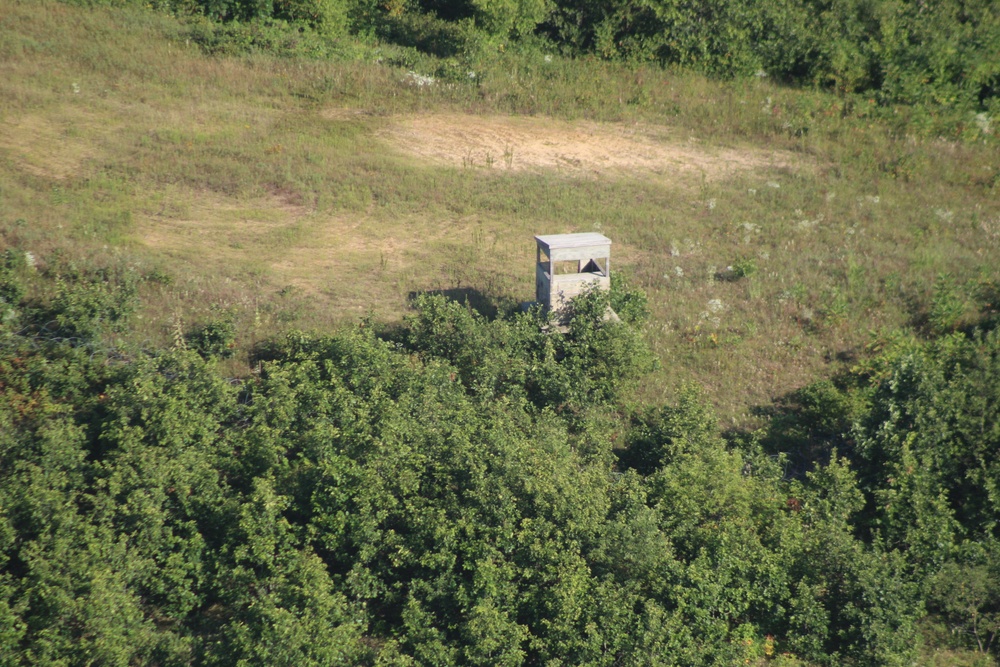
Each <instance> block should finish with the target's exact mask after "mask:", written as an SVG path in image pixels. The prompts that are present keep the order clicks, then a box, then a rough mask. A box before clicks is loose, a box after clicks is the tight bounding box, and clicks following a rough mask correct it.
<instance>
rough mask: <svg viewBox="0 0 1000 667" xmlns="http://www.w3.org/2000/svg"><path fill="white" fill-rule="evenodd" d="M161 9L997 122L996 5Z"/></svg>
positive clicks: (684, 2) (195, 3)
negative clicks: (677, 71)
mask: <svg viewBox="0 0 1000 667" xmlns="http://www.w3.org/2000/svg"><path fill="white" fill-rule="evenodd" d="M161 6H162V7H163V8H167V9H171V10H173V11H175V12H179V13H191V12H194V13H198V14H201V15H203V16H206V17H208V18H210V19H213V20H215V21H219V22H222V25H220V26H217V27H215V28H214V29H213V32H214V36H213V37H208V36H207V35H208V33H205V32H203V31H202V32H198V33H197V34H199V35H205V37H203V38H201V39H199V41H200V42H201V43H203V44H205V45H206V46H207V47H208V48H209V49H210V50H212V51H217V50H218V45H219V44H222V43H226V44H230V45H231V47H230V48H235V49H237V50H241V49H242V50H251V49H263V50H278V51H280V50H283V49H286V48H288V46H287V43H288V42H289V41H290V42H293V43H294V42H303V40H304V41H305V43H309V44H318V43H321V42H323V40H330V39H331V38H333V39H335V38H337V37H339V36H342V35H344V34H346V33H352V34H365V35H370V36H377V37H378V38H381V39H384V40H386V41H389V42H392V43H394V44H399V45H401V46H406V47H415V48H417V49H418V50H420V51H422V52H425V53H429V54H432V55H435V56H439V57H444V58H459V59H461V60H463V61H464V62H465V64H470V65H471V64H479V60H480V58H481V57H482V56H483V55H484V51H488V50H492V48H494V47H496V46H497V45H503V44H505V43H507V42H521V43H526V44H530V45H532V46H536V45H539V44H545V45H546V46H548V47H549V49H550V50H555V51H559V52H561V53H563V54H565V55H572V56H579V55H582V54H596V55H599V56H600V57H602V58H606V59H612V60H625V61H630V62H637V61H638V62H642V61H652V62H656V63H659V64H661V65H663V64H679V65H683V66H686V67H692V68H695V69H698V70H700V71H703V72H705V73H708V74H713V75H721V76H724V77H743V78H746V77H762V76H771V77H774V78H776V79H778V80H780V81H783V82H792V83H796V84H799V85H805V86H814V87H820V88H824V89H828V90H832V91H835V92H837V93H838V94H840V95H842V96H846V97H850V99H851V104H852V105H853V104H861V105H865V103H866V102H869V103H874V104H877V105H878V106H879V107H889V108H890V109H891V108H892V107H893V106H894V105H900V104H902V105H908V106H912V107H915V108H916V109H918V110H919V112H920V113H919V115H920V116H921V117H925V118H927V119H928V120H929V117H931V116H933V115H935V114H941V113H944V114H946V115H948V116H949V117H950V118H951V119H953V121H954V122H962V123H964V124H968V125H975V124H977V123H978V124H979V125H980V126H989V125H990V123H991V120H990V119H991V115H993V116H995V115H996V114H997V113H998V109H1000V107H998V106H997V105H998V104H1000V102H998V99H1000V97H998V94H1000V64H998V63H1000V57H998V56H1000V13H998V12H997V9H996V6H995V4H994V3H992V2H990V0H947V1H944V2H934V3H925V2H907V1H900V0H769V1H768V2H754V1H752V0H738V1H731V0H730V1H723V0H712V1H710V2H705V1H698V2H692V1H690V0H618V1H616V2H593V1H589V0H549V1H546V0H451V1H444V0H392V1H390V2H383V3H375V2H372V1H371V0H281V1H278V2H245V1H244V0H184V1H183V2H177V3H173V2H164V3H162V4H161ZM281 26H286V27H285V28H284V30H282V29H281ZM282 32H284V33H285V34H286V35H287V37H281V36H279V35H280V34H281V33H282ZM294 33H298V34H299V35H300V36H299V37H294V36H292V35H293V34H294ZM220 40H221V41H220ZM283 42H284V43H285V44H284V45H283ZM310 48H312V49H313V51H314V53H324V54H325V53H327V52H328V50H326V49H322V48H320V49H318V50H316V47H315V46H312V47H306V50H309V49H310ZM976 114H978V115H976ZM958 119H961V120H958Z"/></svg>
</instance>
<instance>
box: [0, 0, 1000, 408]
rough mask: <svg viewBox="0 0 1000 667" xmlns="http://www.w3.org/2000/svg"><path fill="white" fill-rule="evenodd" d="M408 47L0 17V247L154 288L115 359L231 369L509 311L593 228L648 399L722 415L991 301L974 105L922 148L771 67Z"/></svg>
mask: <svg viewBox="0 0 1000 667" xmlns="http://www.w3.org/2000/svg"><path fill="white" fill-rule="evenodd" d="M410 55H412V54H410ZM403 56H406V57H410V56H409V55H407V53H406V52H404V51H401V50H399V49H395V48H394V47H388V46H380V45H377V44H362V43H353V42H346V41H345V43H344V55H343V57H340V58H338V59H334V60H311V59H295V58H275V57H271V56H265V55H251V56H241V57H214V56H208V55H205V54H204V53H203V52H202V51H201V50H200V49H199V48H198V47H197V45H196V44H194V43H193V42H192V40H191V39H190V36H189V34H188V33H187V32H186V28H185V26H184V25H183V24H181V23H178V22H177V21H176V20H175V19H172V18H170V17H167V16H163V15H160V14H156V13H153V12H146V11H141V10H135V9H117V10H110V9H83V8H76V7H73V6H68V5H64V4H60V3H56V2H49V1H46V0H39V1H33V2H17V1H14V0H0V251H3V250H5V249H7V248H14V249H17V250H19V251H25V252H30V253H32V256H33V257H34V258H36V261H37V265H38V267H39V268H44V267H45V266H55V265H59V266H66V265H69V264H74V265H76V266H79V267H83V268H86V267H96V266H107V265H112V264H114V265H119V264H123V265H128V266H132V267H135V268H136V269H137V270H139V271H141V272H144V273H145V274H148V275H155V276H159V277H160V279H159V280H153V281H147V282H146V283H145V284H144V286H143V288H142V308H141V312H140V313H139V318H138V319H137V320H136V326H135V327H134V330H133V331H131V332H129V333H127V334H124V335H123V339H124V340H127V341H128V342H130V343H135V344H145V345H159V344H165V343H169V342H170V341H171V340H172V337H173V336H174V335H175V333H176V332H179V331H183V330H186V329H188V328H190V327H191V326H194V325H197V324H199V323H203V322H206V321H208V320H210V319H213V318H217V317H220V316H227V317H233V318H235V319H236V320H237V322H238V323H239V324H240V327H241V339H240V343H241V349H243V350H246V349H249V348H250V347H251V346H252V345H253V344H254V343H255V342H257V341H259V340H261V339H264V338H267V337H269V336H274V335H278V334H280V333H281V332H282V331H286V330H289V329H306V330H326V329H330V328H333V327H337V326H341V325H345V324H348V323H352V322H356V321H358V320H359V319H360V318H362V317H366V316H373V317H374V318H376V319H378V320H381V321H386V322H391V321H393V320H397V319H399V318H401V317H404V316H405V315H406V313H407V311H408V298H409V297H410V295H412V294H413V293H416V292H421V291H428V290H443V291H450V293H453V294H466V295H470V296H471V297H472V298H473V300H474V301H475V302H476V303H492V304H494V305H498V306H499V307H501V308H502V307H506V306H510V305H511V304H516V303H517V302H519V301H526V300H530V299H532V298H533V289H534V266H533V262H534V242H533V240H532V236H533V235H534V234H552V233H564V232H584V231H600V232H602V233H604V234H605V235H607V236H609V237H610V238H611V239H612V240H613V242H614V246H613V251H612V267H613V270H618V271H622V272H624V273H626V274H627V275H628V277H629V278H630V279H631V282H632V283H633V284H636V285H638V286H641V287H642V288H643V289H645V290H646V292H647V293H648V295H649V299H650V306H651V310H652V318H651V320H650V321H649V323H648V325H647V332H646V333H647V336H648V340H649V342H650V344H651V346H652V347H653V349H654V350H655V352H656V353H657V354H658V355H659V358H660V360H661V365H660V368H659V370H658V371H657V372H656V373H655V374H654V375H653V376H652V377H650V378H649V380H648V381H647V382H646V383H645V385H644V386H643V388H642V390H641V392H642V398H644V399H647V400H651V401H661V400H669V398H670V397H671V396H673V394H674V393H675V392H676V390H677V388H678V386H680V385H681V384H682V383H685V382H693V383H696V384H700V385H702V386H703V387H704V388H705V390H706V393H707V395H708V396H709V397H710V398H711V400H712V401H713V402H714V403H715V405H716V407H717V408H718V410H719V413H720V415H722V417H723V418H724V420H725V422H726V423H729V424H737V425H753V423H754V417H753V413H754V409H755V407H758V406H765V405H768V404H769V403H771V402H772V401H773V400H774V399H775V398H776V397H780V396H782V395H784V394H786V393H787V392H789V391H792V390H794V389H795V388H797V387H801V386H803V385H805V384H807V383H809V382H812V381H814V380H816V379H819V378H822V377H826V376H829V375H830V374H831V373H832V372H834V371H835V370H836V369H837V368H838V367H840V366H841V365H843V364H850V363H852V362H853V361H854V360H855V359H856V358H857V357H858V356H859V355H862V354H864V351H865V348H866V346H868V345H870V344H872V343H873V342H874V341H877V340H878V338H879V336H884V335H886V333H887V332H890V331H893V330H897V329H900V328H912V329H914V330H916V331H918V332H919V331H920V330H921V329H922V327H925V326H926V324H925V323H926V321H927V319H928V313H931V312H932V310H933V308H934V304H935V303H938V305H939V307H946V308H948V309H950V310H949V312H951V313H953V318H952V319H953V320H954V322H956V323H958V324H961V323H962V322H972V321H975V319H976V317H977V316H978V315H979V313H980V312H981V311H982V310H983V309H989V308H993V307H995V306H996V304H995V303H992V300H994V297H995V295H996V293H997V285H998V284H1000V202H998V198H997V194H998V184H1000V150H998V148H1000V144H998V141H997V139H996V136H995V135H994V134H993V128H991V127H989V126H987V125H984V124H983V123H982V122H980V123H979V124H978V125H977V124H976V123H975V122H974V119H973V118H972V117H971V116H970V122H969V126H968V127H966V128H959V131H958V132H957V133H956V136H951V137H939V136H924V135H923V134H922V133H921V131H920V127H919V126H918V125H917V124H915V122H913V121H912V120H911V119H910V118H909V116H908V114H907V112H906V110H905V109H900V110H899V111H898V114H897V115H895V116H893V117H892V118H893V119H892V120H891V121H886V120H885V119H884V118H883V119H881V120H876V119H873V118H870V117H868V114H867V113H866V108H865V106H864V104H863V103H862V102H859V101H850V100H845V99H842V98H838V97H836V96H833V95H830V94H826V93H820V92H814V91H802V90H791V89H787V88H783V87H781V86H779V85H777V84H775V83H773V82H770V81H769V80H767V78H760V79H758V80H755V81H752V82H736V83H724V82H713V81H709V80H706V79H704V78H702V77H699V76H696V75H693V74H689V73H684V72H678V71H669V70H662V69H659V68H655V67H624V66H621V65H612V64H608V63H603V62H600V61H597V60H567V59H564V58H561V57H559V56H558V55H555V56H548V57H546V56H545V54H544V53H543V52H542V51H539V50H537V49H535V50H533V51H532V50H522V51H518V50H516V49H504V50H503V51H501V50H500V49H499V48H498V49H497V52H496V53H495V54H493V55H492V56H489V57H482V58H480V59H479V60H478V61H477V62H478V63H479V64H478V65H474V66H472V68H470V69H469V71H468V72H462V73H461V74H460V75H459V76H453V77H450V78H447V79H433V80H431V79H429V78H424V77H425V75H428V74H430V72H424V71H416V70H414V69H413V67H414V66H413V65H412V63H413V62H416V63H417V64H418V65H419V64H421V63H423V64H425V65H426V63H428V62H430V61H429V60H428V59H426V58H423V59H421V58H416V59H415V60H414V59H412V58H411V60H409V61H407V62H409V63H411V64H409V65H405V66H400V65H398V64H393V63H399V62H403V61H406V58H404V57H403ZM997 125H998V127H997V128H996V129H997V131H998V132H1000V123H998V124H997ZM942 276H944V278H942ZM935 285H937V289H936V290H935ZM935 295H936V296H935ZM37 296H39V298H44V295H41V294H40V295H37ZM935 299H937V301H936V302H935ZM942 302H944V304H943V306H942V305H941V304H942ZM230 363H231V364H232V366H233V368H232V369H231V372H232V373H234V374H238V373H241V372H245V371H246V366H245V363H246V361H245V358H244V359H242V360H241V359H240V358H239V357H237V359H236V360H234V361H232V362H230Z"/></svg>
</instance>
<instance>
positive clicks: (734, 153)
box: [381, 114, 802, 185]
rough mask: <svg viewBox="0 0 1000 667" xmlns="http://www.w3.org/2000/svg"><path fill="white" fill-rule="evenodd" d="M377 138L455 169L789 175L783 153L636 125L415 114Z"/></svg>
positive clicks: (689, 179) (695, 178) (791, 163)
mask: <svg viewBox="0 0 1000 667" xmlns="http://www.w3.org/2000/svg"><path fill="white" fill-rule="evenodd" d="M381 136H382V137H383V138H384V139H385V140H386V141H388V142H390V143H391V144H392V145H394V146H395V147H397V148H398V149H400V150H402V151H403V152H405V153H408V154H410V155H414V156H416V157H420V158H424V159H426V160H429V161H432V162H437V163H442V164H451V165H456V166H462V167H479V168H491V169H499V170H511V171H540V170H545V171H552V170H555V171H558V172H562V173H565V174H566V175H569V176H574V177H581V176H583V177H622V176H630V177H636V176H639V177H644V178H652V179H657V180H664V181H667V182H671V183H676V184H679V185H690V184H693V183H699V182H701V181H702V180H709V181H716V180H721V179H725V178H728V177H730V176H733V175H734V174H736V173H738V172H741V171H746V170H750V169H765V168H797V167H800V166H802V164H801V163H802V160H801V158H799V157H797V156H796V155H794V154H793V153H790V152H787V151H768V150H760V149H749V148H745V149H735V148H724V147H715V146H710V145H707V144H706V143H704V142H702V141H698V140H695V139H691V138H684V137H681V136H678V134H677V133H676V132H673V131H671V130H670V129H669V128H664V127H656V126H650V125H640V124H629V125H626V124H611V123H594V122H589V121H582V122H568V121H560V120H555V119H551V118H539V117H524V118H514V117H504V116H494V117H488V116H470V115H460V114H453V115H422V116H415V117H403V118H398V119H396V120H395V121H393V122H392V123H391V124H390V125H389V126H388V127H387V128H386V129H385V130H383V131H382V132H381Z"/></svg>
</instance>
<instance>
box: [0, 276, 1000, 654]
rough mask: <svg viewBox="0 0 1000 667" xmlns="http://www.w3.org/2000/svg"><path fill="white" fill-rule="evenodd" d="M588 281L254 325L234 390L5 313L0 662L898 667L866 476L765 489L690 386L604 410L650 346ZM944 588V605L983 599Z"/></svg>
mask: <svg viewBox="0 0 1000 667" xmlns="http://www.w3.org/2000/svg"><path fill="white" fill-rule="evenodd" d="M610 298H611V297H610V296H609V295H608V294H607V293H603V294H602V293H598V292H593V293H590V294H587V295H585V296H584V297H582V298H580V299H579V300H577V301H576V302H575V303H574V304H573V309H572V316H571V318H570V320H569V324H568V331H567V332H566V333H558V332H551V331H549V330H548V326H549V325H548V323H547V321H546V320H545V319H544V318H543V317H541V315H540V314H539V313H526V314H516V315H512V316H509V317H499V318H497V319H493V320H489V319H486V318H484V317H482V316H480V315H478V314H477V313H475V312H474V311H472V310H471V309H469V308H467V307H466V306H464V305H461V304H457V303H454V302H449V301H447V300H445V299H443V298H441V297H421V298H419V299H418V300H417V302H416V313H415V314H414V315H413V316H412V317H411V318H410V319H409V320H408V321H407V322H406V323H405V324H404V325H403V327H402V328H401V329H399V330H392V331H389V332H387V333H385V334H383V335H377V334H376V333H375V332H374V327H371V326H363V327H361V328H358V329H356V330H353V331H345V332H342V333H339V334H336V335H333V336H323V337H312V336H307V335H304V334H293V335H289V336H288V337H287V338H285V339H283V340H278V341H272V342H271V343H269V344H268V345H267V346H266V347H262V348H261V349H260V350H258V351H257V355H258V364H257V369H258V371H257V372H255V373H254V374H252V375H250V376H248V377H246V378H244V380H243V381H242V382H241V383H239V384H233V383H232V382H230V381H227V380H225V379H223V378H222V377H220V376H219V374H218V372H217V370H216V366H215V364H214V363H213V362H211V361H206V360H204V359H203V358H202V357H201V356H200V355H198V354H196V353H195V352H193V351H190V350H185V349H183V348H181V347H177V348H175V349H173V350H170V351H162V352H156V353H146V354H139V355H137V356H135V357H134V358H131V359H130V360H125V358H123V357H122V356H120V355H115V356H112V355H108V356H105V355H104V353H102V352H100V351H99V350H98V349H96V348H92V349H86V348H83V347H80V346H75V345H73V344H71V343H70V342H66V341H64V340H62V339H58V338H50V339H37V338H28V337H24V336H21V335H19V334H14V333H11V332H5V333H3V334H2V336H3V337H2V338H0V378H3V380H2V381H0V647H2V649H3V653H2V655H3V656H4V659H5V660H6V662H7V663H8V664H30V663H32V662H33V661H34V662H37V661H42V662H46V663H50V664H53V663H60V662H63V663H65V664H87V663H94V664H107V665H128V664H136V663H143V664H153V663H155V664H176V665H182V664H206V665H230V664H231V665H237V664H278V665H285V664H287V665H293V664H294V665H329V664H338V663H339V664H399V665H407V664H440V665H460V664H461V665H465V664H481V665H496V664H504V665H540V664H593V665H614V664H637V665H671V664H675V665H715V664H735V663H740V664H745V663H746V662H747V661H750V662H753V661H761V660H766V659H768V658H770V657H774V656H776V655H778V654H780V653H788V654H792V653H794V654H796V655H798V656H800V657H803V658H806V659H809V660H812V661H817V662H822V663H830V664H856V665H887V664H888V665H891V664H904V663H906V664H909V661H910V660H911V659H912V654H913V650H914V646H915V641H914V637H915V622H916V620H917V619H918V618H919V617H920V614H921V607H920V598H919V590H918V589H917V584H916V583H915V582H914V580H912V579H910V578H909V576H908V572H909V570H908V568H907V558H906V552H905V551H887V550H886V549H884V548H883V547H881V546H880V545H879V544H877V543H875V544H869V543H867V542H865V541H864V540H860V539H858V537H857V535H856V530H857V526H858V525H859V521H861V520H862V519H863V517H864V515H863V511H864V507H865V502H866V500H865V499H866V497H867V496H866V495H865V494H866V493H870V491H869V490H868V487H867V486H865V484H866V482H865V481H864V480H861V481H859V480H858V479H857V478H856V475H855V473H854V472H853V471H852V470H851V469H850V468H849V467H848V464H847V463H846V462H845V461H844V460H842V459H840V458H838V457H837V456H833V457H832V459H831V461H830V462H829V463H828V464H823V465H819V466H818V467H817V468H816V469H815V471H814V472H812V473H810V474H809V475H808V476H806V477H805V478H803V479H800V480H787V479H784V477H783V470H784V468H783V462H782V461H781V460H780V459H779V460H774V459H772V458H770V457H768V456H766V455H765V454H764V452H763V451H762V450H761V448H760V447H759V446H758V445H757V443H756V440H755V439H753V438H750V439H748V440H746V441H745V442H743V443H741V445H740V446H739V447H731V446H729V445H728V444H727V443H726V442H725V441H724V440H723V439H722V438H721V437H720V435H719V430H718V426H717V424H716V422H715V419H714V417H713V416H712V412H711V410H710V409H709V408H707V407H706V406H705V404H704V400H703V399H702V398H701V397H700V396H699V395H698V394H697V393H696V392H694V391H689V392H687V393H685V394H684V396H683V397H682V399H681V401H680V402H679V403H678V404H677V405H675V406H661V407H648V408H642V409H640V410H639V411H637V412H633V411H631V410H629V409H628V408H627V407H626V406H627V401H625V400H624V399H625V398H626V397H627V395H628V390H629V387H630V386H631V385H632V383H633V382H634V381H635V380H636V379H637V378H638V377H639V376H640V375H641V374H642V372H643V370H644V369H645V368H646V367H647V366H648V363H649V357H648V353H647V352H646V351H645V349H644V345H643V344H642V340H641V337H639V336H638V334H637V332H636V331H635V330H633V329H632V328H631V327H630V326H629V325H626V324H622V323H617V322H612V321H609V320H607V319H606V317H605V315H606V312H607V307H608V305H609V299H610ZM636 298H638V296H637V297H636ZM616 442H619V443H623V444H625V445H627V446H628V447H629V453H628V454H622V456H621V457H620V458H621V461H622V462H623V464H624V463H626V462H628V465H627V466H626V465H621V466H620V470H616V467H615V461H616V457H615V456H614V455H613V449H614V447H615V443H616ZM629 454H630V455H631V458H630V457H629ZM984 509H985V507H984ZM904 534H905V531H904ZM963 562H967V564H968V565H967V566H968V567H972V568H980V569H976V570H974V573H976V574H977V576H978V574H979V573H980V572H984V573H985V574H983V577H986V579H983V581H987V582H988V581H989V577H990V576H993V575H992V574H989V572H992V570H989V569H988V567H991V566H988V565H983V564H982V563H992V561H988V560H987V561H983V560H981V559H980V560H968V559H967V561H963ZM982 567H987V569H986V570H982V569H981V568H982ZM948 576H951V573H950V571H942V574H940V577H941V578H942V579H941V582H945V580H946V579H947V577H948ZM943 587H944V583H941V585H939V586H937V587H936V588H933V590H932V592H933V593H934V595H936V596H937V597H933V600H934V604H935V605H937V607H935V608H939V609H941V610H942V611H941V613H942V614H950V616H948V618H949V619H951V618H954V619H955V620H954V621H953V622H954V623H966V622H967V621H968V619H965V617H962V618H961V619H960V618H959V616H961V614H962V613H963V611H962V610H967V609H969V608H970V607H969V605H970V604H971V605H974V606H975V609H976V610H977V613H978V610H985V611H984V613H990V612H989V608H990V607H989V605H990V604H992V602H991V601H990V599H989V598H984V597H983V596H982V595H979V596H978V597H977V595H978V594H975V595H973V596H972V597H969V596H966V597H961V596H959V597H955V596H951V597H948V596H947V595H945V594H944V592H943ZM976 590H979V589H976ZM973 593H974V591H973ZM970 600H971V601H970ZM963 605H964V606H963ZM977 618H986V617H985V616H977ZM990 618H992V617H990ZM977 622H978V621H977ZM978 627H981V628H983V631H984V632H985V628H986V625H980V626H978ZM787 659H789V660H791V658H787Z"/></svg>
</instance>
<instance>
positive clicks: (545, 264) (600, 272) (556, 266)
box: [535, 232, 617, 320]
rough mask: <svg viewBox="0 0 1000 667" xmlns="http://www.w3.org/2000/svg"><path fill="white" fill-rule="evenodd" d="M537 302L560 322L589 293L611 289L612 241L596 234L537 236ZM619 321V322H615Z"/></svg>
mask: <svg viewBox="0 0 1000 667" xmlns="http://www.w3.org/2000/svg"><path fill="white" fill-rule="evenodd" d="M535 243H536V244H537V246H538V248H537V253H536V267H535V300H536V301H537V302H538V303H540V304H542V306H543V307H544V308H545V310H546V311H547V312H549V313H552V314H553V315H554V316H555V317H556V318H557V319H560V320H561V319H563V317H562V315H563V313H564V312H565V308H566V305H567V304H568V303H569V301H570V300H571V299H573V297H575V296H578V295H580V294H582V293H583V292H585V291H587V290H588V289H601V290H610V289H611V239H609V238H608V237H606V236H604V235H603V234H598V233H596V232H587V233H584V234H547V235H544V236H536V237H535ZM616 319H617V318H616Z"/></svg>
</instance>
